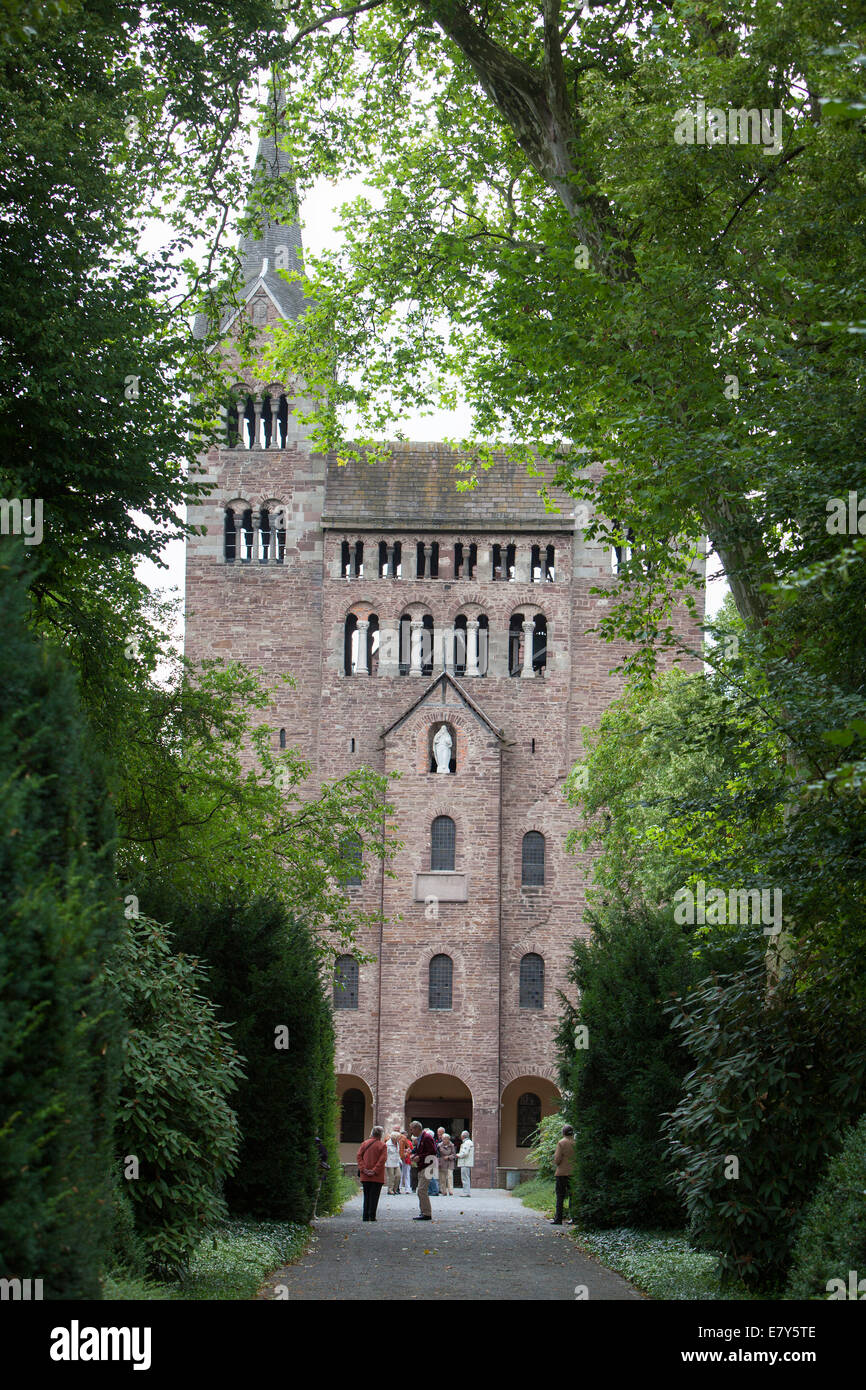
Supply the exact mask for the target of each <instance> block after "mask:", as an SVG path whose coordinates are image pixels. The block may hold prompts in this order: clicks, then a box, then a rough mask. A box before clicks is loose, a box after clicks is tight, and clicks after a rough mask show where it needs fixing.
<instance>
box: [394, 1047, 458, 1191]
mask: <svg viewBox="0 0 866 1390" xmlns="http://www.w3.org/2000/svg"><path fill="white" fill-rule="evenodd" d="M413 1120H420V1122H421V1124H422V1125H424V1127H425V1129H432V1130H433V1133H434V1134H435V1133H436V1130H437V1129H438V1128H439V1126H440V1125H442V1127H443V1128H444V1129H445V1131H446V1133H447V1134H450V1135H451V1138H452V1139H453V1140H454V1143H455V1145H456V1147H457V1148H458V1149H459V1147H460V1135H461V1133H462V1131H463V1130H464V1129H468V1131H469V1133H470V1134H471V1133H472V1092H471V1091H470V1089H469V1087H468V1086H467V1085H465V1083H464V1082H462V1081H461V1080H460V1078H459V1077H457V1076H450V1075H448V1074H447V1073H446V1072H430V1073H429V1074H428V1075H427V1076H421V1077H419V1079H418V1080H417V1081H413V1083H412V1085H411V1086H410V1087H409V1089H408V1091H407V1092H406V1119H405V1123H406V1127H407V1128H408V1127H409V1125H410V1124H411V1123H412V1121H413ZM454 1184H455V1186H459V1184H460V1174H459V1172H458V1171H457V1170H456V1169H455V1173H454Z"/></svg>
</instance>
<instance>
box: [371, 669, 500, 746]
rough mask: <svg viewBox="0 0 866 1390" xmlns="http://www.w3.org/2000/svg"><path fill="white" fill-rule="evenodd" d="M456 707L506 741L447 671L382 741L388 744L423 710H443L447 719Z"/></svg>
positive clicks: (443, 714) (396, 720)
mask: <svg viewBox="0 0 866 1390" xmlns="http://www.w3.org/2000/svg"><path fill="white" fill-rule="evenodd" d="M455 706H457V707H459V708H462V709H464V710H465V711H466V713H467V714H468V715H470V716H471V717H472V718H473V719H474V720H476V721H477V722H478V723H479V724H480V725H481V726H482V727H483V728H484V729H485V731H486V732H487V733H490V734H492V735H493V737H494V738H496V739H499V741H500V742H501V743H502V742H504V741H505V735H504V733H503V731H502V729H497V728H496V726H495V725H494V724H492V723H491V721H490V720H489V719H488V718H487V715H486V714H485V713H484V711H483V709H482V708H481V706H480V705H478V704H477V703H476V702H475V700H473V699H472V697H471V696H470V695H467V693H466V691H465V690H464V689H463V687H462V686H460V685H458V684H457V681H456V680H455V679H454V677H453V676H451V675H449V673H448V672H447V671H443V672H442V673H441V675H439V676H437V677H436V679H435V680H434V681H433V682H432V683H431V684H430V685H428V686H427V688H426V690H423V691H422V692H421V694H420V695H419V696H418V698H417V700H413V701H412V704H411V705H409V707H408V709H406V710H405V711H404V712H403V714H401V715H400V717H399V719H395V720H394V722H393V724H389V725H388V728H387V729H384V730H383V731H382V736H381V737H382V741H383V742H386V741H387V739H388V736H389V734H393V733H395V732H396V731H397V730H398V729H400V728H402V726H403V725H404V724H405V723H406V721H407V720H408V719H411V718H412V716H413V715H416V714H418V713H420V712H421V711H422V710H433V711H437V712H438V711H439V710H441V711H442V717H443V718H445V715H446V712H447V711H448V710H449V709H450V710H453V709H454V708H455Z"/></svg>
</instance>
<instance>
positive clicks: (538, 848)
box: [521, 830, 544, 888]
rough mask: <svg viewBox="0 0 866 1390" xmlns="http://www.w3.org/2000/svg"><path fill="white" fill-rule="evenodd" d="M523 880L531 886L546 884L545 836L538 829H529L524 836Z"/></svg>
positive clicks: (525, 884)
mask: <svg viewBox="0 0 866 1390" xmlns="http://www.w3.org/2000/svg"><path fill="white" fill-rule="evenodd" d="M521 882H522V883H523V884H524V886H526V887H531V888H538V887H542V886H543V884H544V836H543V835H539V833H538V831H537V830H529V831H527V833H526V834H525V835H524V837H523V872H522V875H521Z"/></svg>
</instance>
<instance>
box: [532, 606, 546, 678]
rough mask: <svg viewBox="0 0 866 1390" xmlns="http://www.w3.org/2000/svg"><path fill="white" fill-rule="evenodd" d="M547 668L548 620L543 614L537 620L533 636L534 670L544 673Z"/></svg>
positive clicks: (538, 615) (537, 616) (539, 614)
mask: <svg viewBox="0 0 866 1390" xmlns="http://www.w3.org/2000/svg"><path fill="white" fill-rule="evenodd" d="M546 666H547V619H546V618H545V617H543V615H542V614H541V613H538V614H537V615H536V618H535V630H534V632H533V634H532V669H533V671H543V670H544V669H545V667H546Z"/></svg>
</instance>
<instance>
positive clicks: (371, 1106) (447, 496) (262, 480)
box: [186, 140, 697, 1186]
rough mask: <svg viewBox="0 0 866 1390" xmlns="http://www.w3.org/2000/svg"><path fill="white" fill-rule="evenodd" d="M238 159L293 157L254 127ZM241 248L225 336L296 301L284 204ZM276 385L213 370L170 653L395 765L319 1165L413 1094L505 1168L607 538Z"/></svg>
mask: <svg viewBox="0 0 866 1390" xmlns="http://www.w3.org/2000/svg"><path fill="white" fill-rule="evenodd" d="M259 159H260V161H262V162H264V165H265V168H266V169H267V170H268V172H269V173H270V174H272V175H273V176H274V177H291V175H290V171H289V169H288V167H287V160H286V157H285V156H284V155H282V154H281V153H279V152H278V151H277V150H276V149H275V146H274V142H273V141H272V140H271V141H268V140H265V141H263V142H262V145H261V147H260V151H259ZM241 253H242V257H243V276H244V288H243V293H242V306H241V308H240V309H238V310H237V311H235V312H234V313H232V314H227V315H226V316H225V321H224V324H223V329H224V341H223V351H224V353H225V354H226V356H227V357H228V359H229V360H232V358H233V353H232V347H231V343H232V334H233V332H234V331H236V327H237V325H238V322H239V320H240V318H241V316H246V317H247V319H249V320H251V321H252V322H253V324H255V325H256V326H260V328H261V331H262V333H263V334H266V333H267V329H268V326H269V325H272V324H274V323H275V322H278V321H279V320H280V319H285V318H290V317H293V316H296V315H297V314H299V313H300V312H302V310H303V303H304V301H303V295H302V291H301V289H300V287H299V286H298V285H297V284H295V283H291V284H289V283H287V282H286V281H285V280H284V279H283V278H282V276H281V275H280V274H279V269H280V268H287V269H290V270H292V269H299V268H300V265H301V261H300V256H301V239H300V231H299V228H298V226H297V225H294V226H281V225H279V224H273V223H272V224H269V225H267V226H266V228H265V230H264V233H263V236H262V239H261V240H253V239H251V238H247V239H246V240H245V241H243V242H242V243H241ZM233 360H234V361H235V362H237V360H238V359H237V357H236V356H234V359H233ZM299 398H300V392H299V389H298V388H297V387H295V388H293V387H292V384H291V383H289V384H287V383H278V382H272V381H269V380H260V379H253V378H251V377H250V376H249V375H243V374H239V376H238V380H237V383H236V387H235V390H234V392H233V396H232V402H233V403H232V405H231V406H230V407H229V408H228V409H227V411H226V422H225V424H226V428H225V438H224V440H223V441H222V442H221V443H220V444H219V446H214V447H212V448H211V449H210V451H209V453H208V454H207V456H206V458H205V460H204V464H205V467H206V476H207V478H208V480H209V481H210V482H212V483H213V484H214V485H215V486H214V490H213V491H212V493H211V494H210V496H209V497H208V498H207V499H206V500H204V501H203V502H202V503H200V504H198V505H196V506H194V507H191V508H190V520H191V521H192V522H193V523H195V524H197V525H204V526H205V527H206V534H204V535H200V536H199V535H196V536H193V537H190V539H189V541H188V547H187V561H186V610H187V611H186V653H187V656H188V657H189V658H190V659H191V660H193V661H200V660H202V659H203V658H206V657H223V658H225V659H233V660H238V661H241V662H244V663H247V664H249V665H250V666H255V667H262V668H264V669H265V671H267V672H270V673H273V675H274V676H275V677H276V676H277V675H282V674H283V673H286V672H288V673H290V674H291V675H292V676H293V677H294V678H295V682H296V685H295V687H294V688H290V687H287V686H281V687H280V694H279V695H278V697H277V699H278V701H279V703H278V705H277V707H276V710H275V712H274V713H273V714H272V715H271V716H270V719H269V722H271V723H274V724H275V725H276V726H277V727H278V729H279V734H278V736H277V737H278V739H279V743H280V744H281V745H285V746H288V747H297V748H298V749H299V750H300V751H301V752H302V754H303V756H304V757H305V758H306V759H307V760H308V761H309V763H310V764H311V765H312V767H313V769H314V774H315V776H316V778H317V779H322V780H324V779H330V778H336V777H340V776H342V775H344V774H345V773H347V772H348V771H349V770H351V769H353V768H357V767H360V766H362V765H367V766H369V767H371V768H373V769H375V770H376V771H379V772H382V773H386V774H387V773H391V772H393V771H397V772H399V773H400V778H399V780H397V781H395V782H393V783H392V784H391V789H390V792H389V795H390V797H391V799H392V802H393V804H394V807H395V815H394V817H393V832H394V833H395V835H396V837H397V838H398V839H400V840H401V841H402V842H403V848H402V849H401V850H400V851H399V852H398V854H397V857H396V859H395V860H394V861H393V862H392V864H391V868H392V869H393V871H394V874H395V876H394V877H389V876H388V875H387V874H386V873H384V872H383V866H382V861H381V860H379V859H378V858H376V857H375V856H373V855H369V854H365V855H363V856H361V857H360V859H359V860H357V859H356V858H355V856H356V855H357V845H353V844H352V843H351V841H350V842H348V843H347V845H346V853H347V865H348V867H347V877H348V879H349V880H350V883H349V887H348V892H349V893H350V894H351V896H352V897H353V899H354V900H355V901H356V902H357V904H358V907H359V909H362V910H365V911H372V912H379V913H381V916H382V919H383V922H384V925H383V926H382V928H381V929H380V930H377V931H364V932H363V933H362V934H361V944H362V946H363V948H364V949H365V951H366V952H367V953H369V954H370V955H372V956H374V957H375V961H374V962H373V963H372V964H368V965H361V966H360V967H359V966H358V965H357V963H356V962H355V961H354V960H353V959H352V958H351V957H343V958H341V960H340V961H339V963H338V966H337V972H336V975H337V978H336V979H335V982H334V1004H335V1015H334V1016H335V1023H336V1037H337V1042H336V1068H337V1073H338V1090H339V1094H340V1099H341V1120H340V1123H341V1133H340V1140H341V1153H342V1156H343V1159H344V1161H345V1162H347V1163H348V1162H351V1161H352V1160H353V1159H354V1155H355V1151H356V1149H357V1145H358V1143H359V1142H360V1140H361V1138H362V1137H364V1136H365V1135H367V1134H369V1131H370V1127H371V1125H372V1124H374V1123H381V1124H384V1125H386V1126H390V1125H392V1124H395V1123H397V1124H399V1125H400V1126H401V1127H402V1126H404V1125H405V1124H407V1123H408V1122H409V1121H410V1120H412V1119H416V1118H417V1119H419V1120H421V1121H422V1122H424V1123H425V1124H428V1125H430V1126H431V1127H434V1128H435V1127H436V1126H437V1125H439V1124H443V1125H444V1126H445V1127H446V1128H447V1129H448V1130H449V1131H450V1132H451V1133H452V1134H457V1135H459V1133H460V1131H461V1130H463V1129H468V1130H469V1131H470V1132H471V1133H472V1136H473V1138H474V1141H475V1153H476V1168H475V1176H474V1181H475V1182H476V1183H477V1184H478V1185H479V1186H488V1185H494V1184H497V1183H504V1182H505V1181H506V1175H507V1172H508V1170H517V1169H521V1168H526V1167H527V1166H528V1161H527V1151H528V1137H529V1135H530V1134H531V1132H532V1130H533V1129H534V1128H535V1126H536V1124H537V1123H538V1121H539V1119H540V1118H541V1117H542V1116H543V1115H547V1114H550V1113H553V1112H555V1110H556V1109H557V1106H558V1099H559V1096H558V1091H557V1088H556V1072H555V1056H554V1046H553V1039H554V1035H555V1033H556V1029H557V1024H558V1018H559V1013H560V1000H559V992H560V991H566V990H567V988H568V985H567V980H566V970H567V966H568V960H569V947H570V943H571V941H572V938H573V937H574V936H575V935H577V934H578V933H580V932H581V931H582V930H583V928H582V910H583V882H584V870H585V867H586V860H585V859H584V858H582V857H581V856H572V855H569V854H567V853H566V852H565V849H564V840H565V836H566V834H567V832H568V830H569V829H570V828H571V826H572V825H573V823H574V812H573V811H572V810H571V809H570V808H569V807H568V805H567V803H566V802H565V800H564V797H563V795H562V788H563V781H564V779H565V777H566V774H567V773H568V771H569V769H570V768H571V767H572V765H573V763H574V762H575V761H576V760H577V759H578V758H579V757H580V756H581V755H582V751H583V739H582V729H583V727H584V726H585V725H595V724H597V723H598V721H599V718H600V716H601V714H602V712H603V710H604V709H605V707H606V706H607V704H608V703H609V702H610V701H611V700H612V699H613V698H614V697H615V696H617V695H618V694H619V693H620V691H621V688H622V685H621V678H620V677H618V676H613V675H611V674H609V672H610V668H611V667H612V666H615V665H617V663H618V660H619V657H620V655H621V653H620V652H619V651H618V650H617V648H616V647H611V646H608V645H605V644H603V643H601V642H599V641H598V640H597V639H596V638H594V637H591V636H590V635H588V629H589V628H591V627H593V626H594V625H595V623H596V622H597V621H598V618H599V616H600V613H601V611H602V610H600V608H599V604H600V602H602V601H601V600H600V599H599V598H598V597H597V596H593V595H591V594H590V589H591V588H593V587H595V586H597V585H598V584H600V583H601V584H604V583H606V582H607V583H611V584H612V583H613V582H614V566H615V564H616V557H615V555H613V554H612V552H611V551H610V550H609V549H606V548H602V547H600V546H599V545H597V544H590V543H589V542H588V541H587V540H586V539H585V538H584V535H583V533H582V530H581V529H580V526H579V525H578V524H577V521H576V519H575V505H574V502H573V500H572V499H571V498H569V497H567V496H565V495H563V494H561V493H557V492H556V489H553V495H554V497H555V498H556V500H557V502H558V504H559V506H560V510H559V511H557V512H549V511H546V510H545V506H544V503H543V501H542V499H541V497H540V495H539V489H540V486H541V480H540V479H539V478H535V477H530V476H529V475H528V474H527V472H526V470H525V468H522V467H517V466H515V465H514V464H512V463H510V462H509V461H508V460H507V459H506V458H505V457H504V455H503V456H502V457H501V458H500V459H499V460H498V462H497V464H496V466H495V468H493V469H492V470H491V471H490V472H487V473H482V474H481V478H480V483H479V486H478V487H477V488H476V489H475V490H474V491H472V492H466V493H461V492H458V491H457V487H456V483H457V481H458V479H460V478H461V476H463V475H461V474H460V473H459V472H457V471H456V469H455V464H456V463H458V462H459V458H458V456H456V455H455V454H453V453H452V452H451V451H449V450H448V449H447V448H446V447H444V446H443V445H439V444H436V443H398V444H395V445H394V446H393V448H392V450H391V453H390V457H389V459H388V461H387V463H386V464H385V465H381V464H368V463H352V464H349V465H347V466H345V467H339V466H337V464H336V462H335V460H334V459H332V458H329V457H323V456H320V455H316V454H314V453H312V452H311V448H310V444H309V441H308V437H307V433H306V431H305V428H304V426H303V425H302V424H301V423H300V422H299V421H298V419H297V415H296V413H295V412H296V407H297V405H298V401H299ZM578 521H579V517H578ZM683 622H684V623H685V620H683ZM693 635H695V636H696V634H693ZM696 645H697V642H696Z"/></svg>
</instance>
